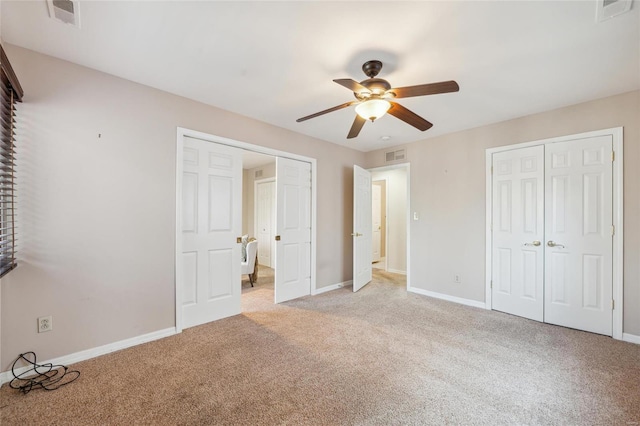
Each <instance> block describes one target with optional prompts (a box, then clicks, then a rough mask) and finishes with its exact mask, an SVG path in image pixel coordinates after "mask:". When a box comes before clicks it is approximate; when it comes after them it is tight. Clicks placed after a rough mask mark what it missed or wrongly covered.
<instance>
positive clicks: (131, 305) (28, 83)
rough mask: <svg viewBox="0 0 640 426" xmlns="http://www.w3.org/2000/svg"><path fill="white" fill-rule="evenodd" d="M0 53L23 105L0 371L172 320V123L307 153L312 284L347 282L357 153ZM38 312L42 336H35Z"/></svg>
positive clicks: (37, 57)
mask: <svg viewBox="0 0 640 426" xmlns="http://www.w3.org/2000/svg"><path fill="white" fill-rule="evenodd" d="M5 47H6V49H7V53H8V55H9V57H10V59H11V62H12V64H13V67H14V68H15V71H16V73H17V74H18V76H19V78H20V82H21V83H22V86H23V87H24V90H25V98H24V103H23V104H21V105H20V106H19V123H18V129H19V139H18V141H19V147H18V187H19V190H20V197H19V205H18V208H19V210H18V217H19V224H18V226H19V234H18V238H19V239H20V246H19V249H20V250H21V251H20V254H19V255H20V263H19V266H18V268H17V269H16V270H15V271H13V272H12V273H10V274H9V275H7V276H6V277H5V278H4V279H3V280H2V288H1V291H2V341H3V345H2V358H1V363H0V367H1V368H0V369H1V370H3V371H4V370H7V368H8V367H9V366H10V363H11V362H12V360H13V359H15V358H16V356H17V355H18V354H20V353H22V352H24V351H29V350H33V351H35V352H36V353H37V354H38V358H39V359H41V360H46V359H51V358H54V357H58V356H63V355H67V354H71V353H74V352H77V351H81V350H85V349H89V348H94V347H97V346H101V345H105V344H108V343H112V342H116V341H120V340H123V339H127V338H131V337H135V336H139V335H142V334H145V333H150V332H154V331H157V330H162V329H166V328H170V327H173V326H174V325H175V319H174V318H175V312H174V311H175V302H174V291H175V290H174V247H175V161H176V127H177V126H181V127H186V128H189V129H194V130H199V131H202V132H206V133H211V134H215V135H219V136H223V137H227V138H232V139H236V140H239V141H243V142H248V143H252V144H258V145H263V146H267V147H270V148H273V149H278V150H283V151H288V152H292V153H295V154H299V155H304V156H307V157H312V158H316V159H317V165H318V180H319V182H321V184H320V185H318V194H317V197H318V207H317V211H318V216H317V220H318V233H317V235H318V238H317V244H318V245H317V249H318V251H317V286H318V287H323V286H327V285H332V284H335V283H339V282H343V281H347V280H350V279H351V270H352V260H351V259H352V253H351V250H352V249H351V237H350V236H349V234H350V232H351V217H352V191H353V190H352V185H353V177H352V170H353V164H362V163H364V154H363V153H360V152H358V151H354V150H351V149H348V148H343V147H339V146H337V145H333V144H329V143H326V142H323V141H320V140H317V139H313V138H310V137H307V136H303V135H300V134H297V133H294V132H291V131H288V130H285V129H282V128H278V127H274V126H271V125H268V124H265V123H262V122H259V121H255V120H252V119H249V118H247V117H243V116H240V115H237V114H233V113H230V112H226V111H223V110H220V109H217V108H214V107H210V106H207V105H204V104H201V103H198V102H194V101H191V100H188V99H185V98H181V97H178V96H174V95H171V94H168V93H165V92H162V91H159V90H156V89H152V88H149V87H146V86H142V85H139V84H136V83H132V82H130V81H126V80H123V79H120V78H116V77H113V76H110V75H107V74H104V73H101V72H97V71H94V70H91V69H88V68H84V67H81V66H78V65H74V64H71V63H68V62H65V61H62V60H58V59H54V58H52V57H48V56H45V55H41V54H38V53H35V52H32V51H28V50H25V49H22V48H18V47H15V46H10V45H7V46H5ZM292 119H295V117H293V118H292ZM99 135H100V136H99ZM43 315H53V331H51V332H48V333H42V334H38V333H37V332H36V318H37V317H39V316H43Z"/></svg>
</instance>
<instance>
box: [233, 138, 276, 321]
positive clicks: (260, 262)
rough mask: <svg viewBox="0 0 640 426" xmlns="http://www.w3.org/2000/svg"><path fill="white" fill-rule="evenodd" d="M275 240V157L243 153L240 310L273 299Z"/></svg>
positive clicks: (252, 152)
mask: <svg viewBox="0 0 640 426" xmlns="http://www.w3.org/2000/svg"><path fill="white" fill-rule="evenodd" d="M275 236H276V157H275V156H272V155H266V154H261V153H258V152H254V151H248V150H244V151H243V154H242V260H243V271H241V272H242V278H241V290H242V302H243V303H242V308H243V309H242V310H243V311H245V308H246V305H247V304H254V303H256V301H251V300H245V299H247V297H251V298H255V297H252V295H253V296H256V295H257V294H258V293H260V294H261V297H260V299H261V300H270V301H271V303H273V300H274V297H273V292H274V277H275V274H274V270H275V267H276V264H275V262H276V261H275ZM247 295H248V296H247Z"/></svg>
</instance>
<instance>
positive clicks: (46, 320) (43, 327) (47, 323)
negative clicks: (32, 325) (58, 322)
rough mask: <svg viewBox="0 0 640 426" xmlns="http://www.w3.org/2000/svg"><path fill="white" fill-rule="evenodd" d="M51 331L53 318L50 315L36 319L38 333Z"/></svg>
mask: <svg viewBox="0 0 640 426" xmlns="http://www.w3.org/2000/svg"><path fill="white" fill-rule="evenodd" d="M51 330H53V317H52V316H51V315H49V316H48V317H40V318H38V333H44V332H45V331H51Z"/></svg>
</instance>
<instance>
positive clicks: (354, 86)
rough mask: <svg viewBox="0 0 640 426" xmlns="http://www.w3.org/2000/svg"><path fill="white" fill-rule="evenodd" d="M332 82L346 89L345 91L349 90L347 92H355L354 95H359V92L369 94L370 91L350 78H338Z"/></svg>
mask: <svg viewBox="0 0 640 426" xmlns="http://www.w3.org/2000/svg"><path fill="white" fill-rule="evenodd" d="M333 81H335V82H336V83H338V84H339V85H340V86H343V87H346V88H347V89H349V90H351V91H352V92H355V93H360V92H368V93H371V90H369V89H367V88H366V87H364V86H363V85H362V84H360V83H358V82H357V81H355V80H352V79H350V78H338V79H336V80H333Z"/></svg>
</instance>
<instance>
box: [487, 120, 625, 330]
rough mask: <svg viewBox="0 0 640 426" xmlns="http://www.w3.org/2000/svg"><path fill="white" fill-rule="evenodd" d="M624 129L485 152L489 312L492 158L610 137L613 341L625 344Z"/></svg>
mask: <svg viewBox="0 0 640 426" xmlns="http://www.w3.org/2000/svg"><path fill="white" fill-rule="evenodd" d="M623 133H624V132H623V128H622V127H613V128H610V129H603V130H596V131H592V132H586V133H578V134H573V135H566V136H559V137H555V138H549V139H540V140H536V141H531V142H523V143H518V144H513V145H504V146H499V147H495V148H488V149H487V150H486V151H485V160H486V164H485V176H486V180H485V182H486V190H485V194H486V214H485V220H486V223H485V307H486V309H489V310H491V309H492V300H491V276H492V270H491V265H492V257H491V254H492V231H491V223H492V214H493V210H492V208H493V204H492V201H493V200H492V195H493V194H492V186H493V181H492V177H493V174H492V170H491V169H492V163H493V162H492V159H493V154H495V153H497V152H502V151H508V150H512V149H519V148H527V147H530V146H537V145H549V144H553V143H558V142H567V141H571V140H575V139H587V138H592V137H598V136H609V135H610V136H611V137H612V140H613V152H614V153H615V154H614V155H615V157H614V161H613V206H612V208H613V226H614V229H615V232H614V235H613V253H612V255H613V257H612V261H613V277H612V285H613V289H612V290H613V293H612V296H613V300H614V309H613V322H612V326H613V329H612V337H613V338H614V339H617V340H622V337H623V336H622V327H623V324H622V321H623V309H624V291H623V273H624V270H623V260H624V228H623V226H624V220H623V214H624V211H623V204H624V193H623V183H624V176H623V166H624V164H623V163H624V161H623V158H624V156H623V155H624V153H623Z"/></svg>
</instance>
